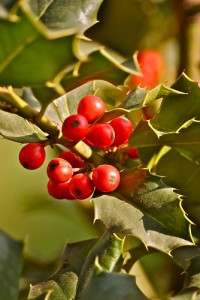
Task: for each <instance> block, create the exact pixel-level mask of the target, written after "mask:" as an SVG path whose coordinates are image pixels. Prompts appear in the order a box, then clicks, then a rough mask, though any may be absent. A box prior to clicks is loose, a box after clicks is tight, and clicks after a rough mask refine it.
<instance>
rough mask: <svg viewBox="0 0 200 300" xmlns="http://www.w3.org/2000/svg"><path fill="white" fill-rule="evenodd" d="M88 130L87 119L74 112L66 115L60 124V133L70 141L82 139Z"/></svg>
mask: <svg viewBox="0 0 200 300" xmlns="http://www.w3.org/2000/svg"><path fill="white" fill-rule="evenodd" d="M87 132H88V121H87V119H86V118H85V117H84V116H82V115H80V114H75V115H71V116H69V117H67V118H66V119H65V120H64V122H63V125H62V133H63V135H64V137H65V138H66V139H67V140H68V141H70V142H78V141H80V140H82V139H83V138H84V137H85V135H86V134H87Z"/></svg>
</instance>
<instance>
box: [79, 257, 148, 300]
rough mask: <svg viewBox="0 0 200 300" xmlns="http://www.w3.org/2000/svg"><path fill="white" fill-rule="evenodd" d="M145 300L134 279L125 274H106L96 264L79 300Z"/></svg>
mask: <svg viewBox="0 0 200 300" xmlns="http://www.w3.org/2000/svg"><path fill="white" fill-rule="evenodd" d="M76 299H77V298H76ZM86 299H87V300H88V299H92V300H101V299H105V300H110V299H112V300H132V299H137V300H145V299H147V298H146V297H145V296H144V295H143V294H142V293H141V292H140V290H139V288H138V287H137V285H136V283H135V280H134V277H133V276H131V275H127V274H117V273H108V272H105V271H103V269H102V268H101V266H100V265H99V264H98V263H97V262H96V265H95V268H94V270H93V273H92V275H91V276H90V280H89V283H88V285H87V287H86V288H85V289H84V290H83V293H82V295H81V297H80V300H86Z"/></svg>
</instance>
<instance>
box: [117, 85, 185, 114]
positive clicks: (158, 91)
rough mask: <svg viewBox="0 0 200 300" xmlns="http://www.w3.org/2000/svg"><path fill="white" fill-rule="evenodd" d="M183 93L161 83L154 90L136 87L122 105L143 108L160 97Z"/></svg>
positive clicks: (128, 107) (129, 107) (127, 107)
mask: <svg viewBox="0 0 200 300" xmlns="http://www.w3.org/2000/svg"><path fill="white" fill-rule="evenodd" d="M182 94H184V93H182V92H180V91H178V90H175V89H172V88H170V87H167V86H165V85H164V84H160V85H158V86H156V87H155V88H153V89H152V90H148V89H146V88H141V87H137V88H136V89H134V90H131V91H130V92H129V93H128V95H127V96H126V97H125V99H124V101H123V103H122V105H121V107H123V108H126V109H132V108H142V107H144V106H146V105H148V104H150V103H151V102H153V101H155V100H157V99H160V98H162V97H164V96H172V95H182Z"/></svg>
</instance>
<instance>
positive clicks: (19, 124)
mask: <svg viewBox="0 0 200 300" xmlns="http://www.w3.org/2000/svg"><path fill="white" fill-rule="evenodd" d="M0 135H2V136H3V137H4V138H6V139H8V140H11V141H15V142H18V143H33V142H39V141H43V140H46V138H47V134H45V133H44V132H43V131H41V129H40V128H39V127H37V126H36V125H34V124H31V123H30V122H28V121H27V120H25V119H24V118H22V117H20V116H18V115H16V114H14V113H8V112H5V111H3V110H0Z"/></svg>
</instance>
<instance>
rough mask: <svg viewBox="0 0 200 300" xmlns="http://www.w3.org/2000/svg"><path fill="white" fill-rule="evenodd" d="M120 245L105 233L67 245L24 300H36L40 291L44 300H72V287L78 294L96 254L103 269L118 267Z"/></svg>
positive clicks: (118, 239)
mask: <svg viewBox="0 0 200 300" xmlns="http://www.w3.org/2000/svg"><path fill="white" fill-rule="evenodd" d="M122 246H123V240H122V239H120V238H118V237H117V236H116V235H111V234H109V233H107V232H105V234H104V235H103V236H102V237H101V238H100V239H92V240H86V241H82V242H77V243H73V244H68V245H67V247H66V249H65V251H64V253H63V257H62V260H61V262H60V266H59V268H58V270H57V271H56V273H55V274H53V275H52V276H51V277H50V279H49V280H48V281H46V282H43V283H40V284H37V285H35V286H32V287H31V289H30V292H29V298H28V299H36V298H37V297H38V296H41V295H44V294H45V295H46V297H49V298H47V299H48V300H51V299H52V300H53V299H59V300H70V299H72V298H73V299H74V297H75V294H76V289H77V295H79V294H80V293H82V289H84V287H85V285H87V281H88V276H89V274H90V273H91V272H92V270H93V268H94V263H95V259H96V257H97V256H98V257H99V260H100V262H101V264H102V267H103V268H104V269H105V270H108V271H113V270H114V269H118V267H119V263H120V262H121V258H122V257H121V256H122ZM120 266H121V265H120ZM120 270H121V267H120ZM78 277H79V279H78ZM77 297H78V296H77Z"/></svg>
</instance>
